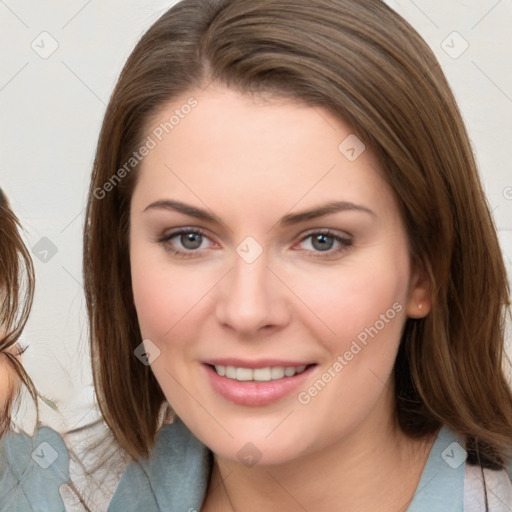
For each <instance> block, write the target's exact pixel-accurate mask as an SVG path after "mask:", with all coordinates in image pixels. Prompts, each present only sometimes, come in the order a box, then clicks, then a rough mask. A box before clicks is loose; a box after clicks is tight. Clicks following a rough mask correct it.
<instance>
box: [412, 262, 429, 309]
mask: <svg viewBox="0 0 512 512" xmlns="http://www.w3.org/2000/svg"><path fill="white" fill-rule="evenodd" d="M409 283H410V284H409V296H408V300H407V307H406V312H407V316H408V317H409V318H424V317H426V316H427V315H428V314H429V313H430V310H431V309H432V294H431V283H430V279H429V278H428V276H427V273H426V272H425V271H424V270H423V269H422V268H420V265H415V266H414V268H413V271H412V272H411V279H410V282H409Z"/></svg>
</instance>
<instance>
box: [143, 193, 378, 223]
mask: <svg viewBox="0 0 512 512" xmlns="http://www.w3.org/2000/svg"><path fill="white" fill-rule="evenodd" d="M152 209H164V210H174V211H177V212H180V213H183V214H185V215H188V216H190V217H195V218H196V219H200V220H202V221H205V222H211V223H216V224H224V223H223V222H222V220H221V219H220V218H219V217H217V216H216V215H214V214H213V213H209V212H208V211H206V210H203V209H201V208H197V207H195V206H192V205H189V204H186V203H182V202H180V201H173V200H169V199H166V200H160V201H155V202H154V203H151V204H150V205H148V206H146V208H144V210H143V213H144V212H146V211H148V210H152ZM343 211H360V212H364V213H368V214H369V215H372V216H374V217H376V216H377V215H376V213H375V212H374V211H372V210H370V209H369V208H367V207H366V206H362V205H358V204H355V203H351V202H349V201H331V202H329V203H326V204H323V205H320V206H317V207H315V208H311V209H310V210H305V211H302V212H299V213H288V214H287V215H285V216H284V217H282V218H281V220H280V221H279V225H281V226H291V225H294V224H299V223H300V222H305V221H308V220H312V219H316V218H318V217H323V216H324V215H331V214H333V213H338V212H343Z"/></svg>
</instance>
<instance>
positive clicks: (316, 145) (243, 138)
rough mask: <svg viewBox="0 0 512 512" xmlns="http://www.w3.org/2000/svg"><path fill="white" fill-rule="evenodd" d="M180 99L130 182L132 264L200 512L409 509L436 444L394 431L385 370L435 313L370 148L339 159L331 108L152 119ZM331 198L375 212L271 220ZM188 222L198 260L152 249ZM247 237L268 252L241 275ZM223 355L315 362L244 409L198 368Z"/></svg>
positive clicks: (248, 105) (207, 96) (212, 90)
mask: <svg viewBox="0 0 512 512" xmlns="http://www.w3.org/2000/svg"><path fill="white" fill-rule="evenodd" d="M190 96H193V97H194V98H196V99H197V101H198V106H197V107H196V108H195V109H194V110H193V111H192V112H191V113H190V114H189V115H188V116H186V117H185V118H184V119H182V120H180V123H179V124H178V125H177V126H175V127H174V129H173V130H172V132H170V133H169V134H168V135H167V136H166V137H165V138H164V139H163V140H162V141H161V142H159V144H158V145H157V146H156V147H155V148H154V149H152V150H151V151H150V152H149V154H148V155H147V156H146V157H145V158H144V160H143V162H142V164H141V165H142V166H141V169H139V171H140V175H139V176H138V182H137V185H136V187H135V190H134V194H133V197H132V203H131V212H130V215H131V216H130V258H131V270H132V282H133V294H134V301H135V306H136V309H137V315H138V319H139V324H140V328H141V333H142V336H143V338H144V339H150V340H151V342H152V343H153V344H154V345H156V346H157V347H158V350H159V351H160V353H159V355H158V357H156V359H155V360H154V361H153V363H152V370H153V372H154V374H155V376H156V378H157V379H158V381H159V383H160V385H161V386H162V389H163V391H164V393H165V395H166V398H167V399H168V401H169V402H170V404H171V405H172V407H173V408H174V410H175V411H176V412H177V414H178V415H179V416H180V417H181V418H182V420H183V421H184V422H185V423H186V424H187V426H188V427H189V428H190V429H191V431H192V432H193V433H194V434H195V435H196V436H197V437H198V438H199V439H200V440H201V441H202V442H204V443H205V444H206V445H207V446H208V447H209V448H210V449H211V450H212V451H213V452H214V454H215V464H214V471H213V476H212V481H211V486H210V489H209V492H208V497H207V500H206V503H205V505H204V507H203V510H230V509H233V510H262V509H263V510H298V509H300V507H299V508H297V507H298V504H297V503H299V504H300V505H301V506H302V507H304V508H305V509H307V510H316V511H320V510H335V509H336V510H339V509H340V508H339V507H340V504H342V505H343V510H344V511H352V510H354V511H355V510H358V511H360V510H375V511H379V510H390V508H389V507H394V508H393V509H392V510H401V509H403V508H402V507H405V506H406V505H407V503H408V501H409V500H410V499H411V497H412V495H413V493H414V490H415V488H416V485H417V483H418V479H419V477H420V474H421V470H422V468H423V465H424V463H425V461H426V458H427V456H428V450H429V448H430V446H431V442H432V440H431V439H428V440H421V441H412V440H409V439H407V438H405V437H404V436H403V435H402V434H401V432H399V431H397V430H395V429H394V428H393V426H392V422H391V418H392V407H393V382H392V379H391V372H392V368H393V363H394V360H395V357H396V352H397V349H398V345H399V341H400V334H401V332H402V329H403V325H404V323H405V320H406V318H407V317H408V316H409V317H415V318H419V317H421V316H424V315H426V314H428V311H429V307H430V302H429V297H428V283H427V282H426V281H425V279H424V278H423V276H422V274H421V273H420V272H418V271H416V270H415V269H414V268H412V266H411V262H410V257H409V252H408V248H407V237H406V233H405V230H404V226H403V222H402V220H401V218H400V215H399V211H398V207H397V204H396V201H395V199H394V196H393V193H392V190H391V189H390V188H389V186H388V185H387V184H386V182H385V181H384V179H383V178H382V172H381V170H380V169H379V163H378V162H377V160H376V159H375V157H374V155H373V154H372V153H371V151H370V150H369V149H368V148H367V149H366V150H365V151H364V152H363V153H362V154H361V156H359V158H357V159H356V160H355V161H349V159H347V158H346V157H345V156H344V154H342V152H340V150H339V149H338V146H339V145H340V143H341V142H342V141H343V140H345V139H346V137H347V136H348V135H350V134H351V133H352V132H351V130H350V127H349V126H347V125H346V124H345V123H343V122H341V121H340V120H339V119H337V118H335V117H334V116H333V115H332V114H330V113H329V112H328V111H326V110H325V109H322V108H319V107H315V108H313V107H310V106H307V105H302V104H299V103H297V102H293V101H291V100H285V99H277V98H271V97H267V98H263V97H252V96H249V95H242V94H240V93H238V92H235V91H232V90H229V89H225V88H224V87H222V86H220V85H217V84H213V85H210V86H209V87H208V88H207V89H205V90H195V91H190V92H189V93H188V94H186V95H184V96H183V97H182V98H177V99H175V100H174V101H173V102H172V103H171V104H169V105H166V106H165V107H164V108H162V109H161V110H160V112H159V115H158V116H157V117H156V118H155V119H154V120H153V121H154V124H155V125H158V124H159V122H161V121H164V120H165V119H169V117H170V115H172V113H173V111H174V110H175V109H176V108H177V107H179V106H180V105H182V104H184V103H185V102H186V101H187V98H189V97H190ZM152 127H153V124H152V125H151V127H150V128H149V129H148V133H150V131H151V128H152ZM162 200H178V201H181V202H183V203H187V204H190V205H193V206H195V207H198V208H202V209H206V210H207V211H209V213H213V214H214V215H216V216H217V217H219V218H220V219H221V221H222V222H221V223H217V224H215V223H211V222H209V221H204V220H199V219H196V218H193V217H190V216H188V215H185V214H183V213H178V212H176V211H173V210H171V209H168V208H149V209H147V207H148V206H149V205H150V204H152V203H154V202H156V201H162ZM331 201H347V202H352V203H355V204H357V205H362V206H364V207H365V208H368V209H370V210H371V211H372V212H373V213H368V212H364V211H359V210H347V211H341V212H337V213H334V214H330V215H325V216H323V217H319V218H315V219H311V220H305V221H303V222H301V223H299V224H296V225H291V226H280V225H279V221H280V219H281V218H282V217H283V216H285V215H287V214H290V213H298V212H302V211H305V210H309V209H311V208H314V207H317V206H320V205H322V204H324V203H328V202H331ZM186 227H194V228H201V229H202V230H204V232H205V236H204V237H203V239H202V243H201V245H200V247H199V249H195V252H194V253H193V254H192V257H188V258H180V257H178V256H176V255H174V254H173V253H172V252H171V251H170V250H169V249H172V248H174V249H179V250H181V251H184V252H186V251H187V248H186V247H185V246H184V245H183V238H180V236H179V235H178V236H174V237H173V238H172V239H170V240H167V241H166V242H161V239H162V238H163V237H165V236H166V235H167V236H168V235H170V234H171V231H173V230H175V229H177V228H186ZM326 229H330V230H332V231H334V234H335V235H336V236H339V237H341V238H343V239H348V240H350V244H349V245H348V246H345V247H344V248H343V250H342V251H340V252H336V250H337V249H338V248H339V247H340V246H341V244H340V243H339V242H338V241H336V240H332V239H331V240H327V242H328V243H326V244H324V247H325V246H327V248H328V249H329V250H328V251H322V250H319V249H318V246H315V245H314V244H313V240H314V236H318V232H319V231H320V232H322V231H325V230H326ZM308 235H314V236H310V237H309V238H306V237H307V236H308ZM248 236H250V237H252V238H253V239H254V240H255V241H256V242H257V244H258V245H259V247H261V249H262V250H263V252H262V254H261V255H260V256H259V257H258V258H257V259H255V261H254V262H252V263H247V261H246V260H244V258H242V257H241V256H240V255H239V254H238V253H237V252H236V249H237V247H238V246H239V245H240V244H241V243H242V242H243V241H244V240H245V239H246V237H248ZM180 240H181V241H180ZM185 243H186V240H185ZM329 244H331V245H329ZM242 247H244V245H243V244H242ZM245 247H246V246H245ZM252 250H253V249H250V251H252ZM191 252H193V250H190V249H189V250H188V253H189V254H190V253H191ZM419 304H421V307H419ZM393 305H395V310H399V311H397V312H396V315H395V316H394V318H393V319H392V320H390V321H388V322H385V325H384V327H383V328H381V329H378V334H377V335H375V336H374V337H373V338H369V341H368V343H367V345H366V346H364V348H362V350H361V351H360V352H358V353H357V354H356V355H354V357H353V358H352V360H350V361H348V362H347V364H346V365H344V366H343V369H342V371H339V372H336V373H335V375H336V376H335V377H333V378H332V379H331V381H330V382H329V383H328V384H327V385H326V386H325V387H324V388H323V389H322V390H321V391H320V392H319V393H318V394H316V396H314V397H312V398H311V400H310V401H309V403H307V404H302V403H300V402H299V401H298V393H299V392H301V391H305V390H306V391H307V390H308V388H309V387H310V386H312V385H313V384H314V383H315V381H317V380H318V379H319V378H320V377H321V376H322V375H323V374H324V373H325V372H328V371H329V368H331V369H332V367H333V364H334V363H335V362H336V361H337V360H338V356H340V355H343V354H344V353H345V352H346V351H347V350H349V349H350V347H351V344H352V342H353V341H354V340H355V339H357V336H358V335H359V334H360V333H361V332H363V331H364V330H365V328H369V327H371V326H375V325H376V322H377V321H378V320H379V319H381V318H382V317H381V315H383V314H384V315H386V311H388V310H389V309H390V308H393ZM378 325H379V326H380V324H378ZM228 357H236V358H240V359H243V360H248V361H254V360H257V359H263V358H271V359H285V360H293V361H304V362H308V363H315V364H316V366H315V367H314V368H313V369H312V371H311V372H310V374H309V375H308V378H307V381H306V382H305V384H304V385H303V386H301V387H300V388H299V389H297V390H294V391H293V392H291V393H290V394H289V395H287V396H285V397H283V398H281V399H280V400H278V401H276V402H274V403H271V404H269V405H265V406H261V407H249V406H244V405H237V404H234V403H232V402H231V401H228V400H226V399H225V398H223V397H222V396H220V395H219V394H218V393H217V392H216V391H215V390H214V389H213V388H212V386H211V385H210V383H209V380H208V379H207V375H206V371H205V366H204V364H203V362H204V361H205V360H209V359H212V358H228ZM247 443H252V445H253V446H254V447H256V449H254V448H250V449H251V450H253V451H254V454H257V455H258V456H259V457H261V458H260V460H259V462H258V464H256V465H254V466H247V465H244V464H243V463H242V462H241V460H240V459H239V457H238V455H237V454H238V453H239V451H240V450H241V449H242V447H244V446H246V444H247ZM228 475H230V476H229V478H227V476H228ZM221 478H222V479H224V483H223V484H222V485H218V482H219V481H220V479H221ZM404 510H405V509H404Z"/></svg>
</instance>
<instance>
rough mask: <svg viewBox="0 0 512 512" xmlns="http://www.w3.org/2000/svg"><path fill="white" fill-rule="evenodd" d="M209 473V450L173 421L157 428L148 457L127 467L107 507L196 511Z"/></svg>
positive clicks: (120, 511)
mask: <svg viewBox="0 0 512 512" xmlns="http://www.w3.org/2000/svg"><path fill="white" fill-rule="evenodd" d="M210 472H211V452H210V451H209V450H208V448H207V447H206V446H204V445H203V444H202V443H201V442H200V441H199V440H198V439H197V438H196V437H194V435H193V434H192V433H191V432H190V431H189V430H188V428H187V427H186V426H185V425H184V424H183V423H182V422H181V421H180V420H176V421H175V422H174V423H173V424H172V425H166V426H164V427H162V428H161V429H160V431H159V432H158V434H157V438H156V443H155V446H154V448H153V449H152V451H151V455H150V457H149V458H147V459H140V460H138V461H134V462H132V463H131V464H130V465H129V466H128V468H127V469H126V471H125V473H124V474H123V476H122V477H121V480H120V482H119V485H118V487H117V489H116V491H115V493H114V496H113V498H112V501H111V502H110V506H109V509H108V510H109V512H129V511H136V510H137V511H138V510H144V511H145V512H153V511H160V510H162V511H165V510H169V511H171V510H179V509H181V508H183V506H184V504H186V508H185V510H188V509H196V510H199V508H200V506H201V503H202V501H203V498H204V494H205V492H206V488H207V486H208V482H209V477H210Z"/></svg>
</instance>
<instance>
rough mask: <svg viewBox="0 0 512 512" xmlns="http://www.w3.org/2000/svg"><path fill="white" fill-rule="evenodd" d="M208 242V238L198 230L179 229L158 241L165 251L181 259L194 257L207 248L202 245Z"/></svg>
mask: <svg viewBox="0 0 512 512" xmlns="http://www.w3.org/2000/svg"><path fill="white" fill-rule="evenodd" d="M208 241H210V240H209V238H208V237H207V236H206V234H205V233H204V231H203V230H201V229H199V228H181V229H179V230H176V231H173V232H171V233H169V234H167V235H165V236H164V237H162V238H160V239H158V242H159V243H161V244H162V245H163V247H164V249H165V250H166V251H169V252H170V253H172V254H174V255H176V256H179V257H183V258H187V257H191V256H192V257H193V256H196V255H197V254H198V253H200V249H205V248H206V247H208V245H206V246H205V245H204V243H205V242H208Z"/></svg>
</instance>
